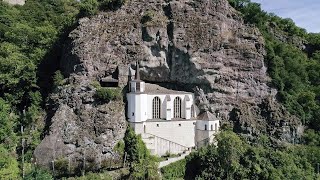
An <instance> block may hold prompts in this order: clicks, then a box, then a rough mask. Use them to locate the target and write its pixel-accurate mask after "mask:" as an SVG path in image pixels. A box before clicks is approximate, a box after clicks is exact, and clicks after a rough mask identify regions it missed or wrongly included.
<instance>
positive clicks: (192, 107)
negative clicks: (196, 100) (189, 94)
mask: <svg viewBox="0 0 320 180" xmlns="http://www.w3.org/2000/svg"><path fill="white" fill-rule="evenodd" d="M194 114H195V113H194V105H191V118H195V115H194Z"/></svg>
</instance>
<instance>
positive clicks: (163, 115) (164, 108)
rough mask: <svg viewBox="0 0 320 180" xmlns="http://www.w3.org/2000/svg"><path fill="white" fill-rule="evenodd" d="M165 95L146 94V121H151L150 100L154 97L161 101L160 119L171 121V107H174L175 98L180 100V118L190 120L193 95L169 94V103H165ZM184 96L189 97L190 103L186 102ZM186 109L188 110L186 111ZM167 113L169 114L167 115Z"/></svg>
mask: <svg viewBox="0 0 320 180" xmlns="http://www.w3.org/2000/svg"><path fill="white" fill-rule="evenodd" d="M166 96H167V95H166V94H148V103H147V108H148V112H147V114H148V119H152V100H153V98H155V97H159V98H160V99H161V118H162V119H166V120H171V119H172V118H173V116H174V114H173V107H174V105H173V104H174V99H175V98H176V97H180V98H181V103H182V104H181V108H182V109H181V116H182V118H187V119H190V117H191V105H192V104H193V95H192V94H191V93H190V94H171V95H169V96H170V99H171V100H170V101H167V99H166ZM186 96H189V99H190V101H186V98H185V97H186ZM187 109H188V110H187ZM168 112H169V113H168Z"/></svg>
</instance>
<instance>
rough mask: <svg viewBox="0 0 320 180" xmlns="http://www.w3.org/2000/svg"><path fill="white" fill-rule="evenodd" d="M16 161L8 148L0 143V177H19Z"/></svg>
mask: <svg viewBox="0 0 320 180" xmlns="http://www.w3.org/2000/svg"><path fill="white" fill-rule="evenodd" d="M19 177H20V170H19V167H18V162H17V160H16V159H15V157H14V156H12V154H11V153H9V152H8V150H7V149H6V148H5V147H4V146H3V145H2V144H0V179H19Z"/></svg>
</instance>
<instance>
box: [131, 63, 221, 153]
mask: <svg viewBox="0 0 320 180" xmlns="http://www.w3.org/2000/svg"><path fill="white" fill-rule="evenodd" d="M127 101H128V102H127V104H128V108H127V117H128V121H129V124H130V126H131V127H132V128H133V129H134V131H135V133H136V134H141V136H142V139H143V141H144V142H145V144H146V146H147V148H148V149H149V150H150V151H151V153H152V154H155V155H159V156H163V155H165V154H178V153H183V152H185V151H188V150H191V149H192V148H195V147H199V146H203V145H205V144H207V143H211V142H212V141H213V138H214V135H215V134H216V133H218V131H219V126H220V124H219V120H218V119H217V118H216V117H215V115H213V114H212V113H210V112H208V111H206V112H203V113H202V114H200V115H199V110H198V109H197V107H196V105H195V103H194V94H193V93H190V92H185V91H175V90H171V89H167V88H164V87H161V86H159V85H156V84H150V83H145V82H144V81H142V80H140V76H139V65H138V64H137V70H136V73H135V78H132V79H131V80H130V81H129V92H128V93H127Z"/></svg>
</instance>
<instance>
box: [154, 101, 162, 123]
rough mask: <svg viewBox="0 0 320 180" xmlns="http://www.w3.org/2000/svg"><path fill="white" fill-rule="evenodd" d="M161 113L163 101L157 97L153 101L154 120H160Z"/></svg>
mask: <svg viewBox="0 0 320 180" xmlns="http://www.w3.org/2000/svg"><path fill="white" fill-rule="evenodd" d="M160 112H161V100H160V98H159V97H155V98H153V100H152V118H153V119H160Z"/></svg>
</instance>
